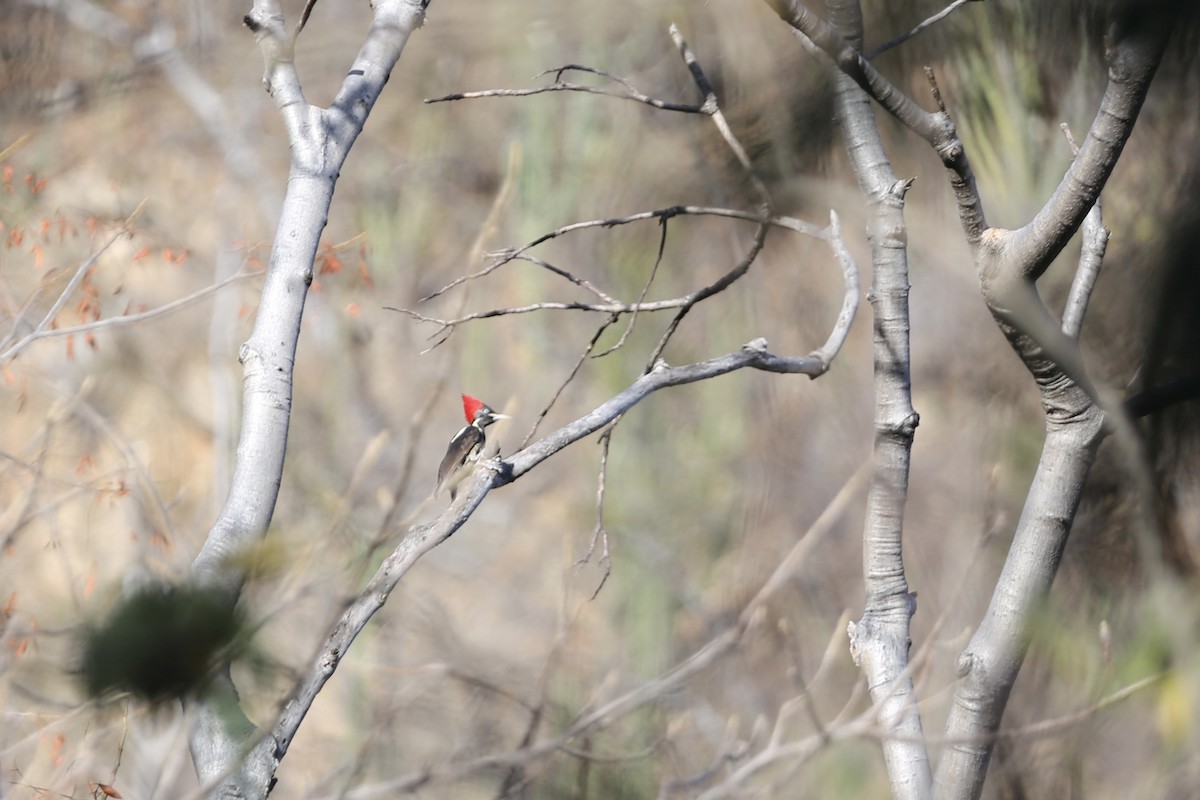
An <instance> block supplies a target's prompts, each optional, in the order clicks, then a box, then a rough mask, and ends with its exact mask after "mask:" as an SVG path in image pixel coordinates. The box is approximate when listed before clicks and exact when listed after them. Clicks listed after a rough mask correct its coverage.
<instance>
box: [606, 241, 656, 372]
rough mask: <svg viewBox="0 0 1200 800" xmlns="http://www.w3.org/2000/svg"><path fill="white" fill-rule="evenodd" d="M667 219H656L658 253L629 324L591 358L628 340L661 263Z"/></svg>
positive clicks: (615, 348) (620, 346)
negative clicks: (616, 338)
mask: <svg viewBox="0 0 1200 800" xmlns="http://www.w3.org/2000/svg"><path fill="white" fill-rule="evenodd" d="M667 219H668V218H667V217H663V218H662V219H660V220H659V221H658V225H659V227H660V228H661V229H662V233H661V235H660V236H659V237H658V254H657V255H656V256H655V257H654V265H653V266H652V267H650V274H649V275H648V276H647V277H646V281H645V283H643V284H642V291H641V292H639V293H638V299H637V302H636V303H634V304H633V305H634V308H633V311H631V312H630V314H629V324H628V325H626V326H625V330H624V332H622V333H621V338H620V339H618V340H617V343H616V344H614V345H613V346H612V347H610V348H608V349H607V350H605V351H604V352H602V353H597V354H596V355H595V356H593V358H600V357H602V356H606V355H608V354H609V353H614V352H616V351H617V350H620V349H621V348H622V347H624V346H625V342H626V341H628V340H629V336H630V335H631V334H632V333H633V328H634V326H635V325H636V324H637V318H638V310H639V306H641V305H642V303H644V302H646V294H647V293H648V292H649V291H650V286H651V285H652V284H653V283H654V278H655V277H657V275H658V268H659V266H660V265H661V264H662V258H663V252H664V251H665V250H666V248H667Z"/></svg>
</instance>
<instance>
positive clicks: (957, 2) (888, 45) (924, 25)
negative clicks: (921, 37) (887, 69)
mask: <svg viewBox="0 0 1200 800" xmlns="http://www.w3.org/2000/svg"><path fill="white" fill-rule="evenodd" d="M974 2H979V0H954V2H953V3H951V4H950V5H948V6H946V7H945V8H943V9H942V10H941V11H939V12H938V13H936V14H934V15H933V16H932V17H930V18H929V19H927V20H925V21H924V22H921V23H919V24H918V25H917V27H915V28H913V29H912V30H911V31H909V32H908V33H902V34H900V35H899V36H897V37H896V38H894V39H889V40H888V41H886V42H884V43H883V44H881V45H879V46H878V47H876V48H875V49H874V50H871V51H869V52H867V53H864V54H863V57H864V58H866V59H867V60H868V61H870V60H871V59H874V58H877V57H878V56H881V55H883V54H884V53H886V52H887V51H888V50H891V49H892V48H893V47H896V46H898V45H902V44H904V43H905V42H907V41H908V40H909V39H912V38H913V37H915V36H916V35H917V34H919V33H922V32H923V31H925V30H928V29H929V28H931V27H933V26H934V25H936V24H937V23H939V22H941V21H942V20H943V19H945V18H946V17H948V16H950V15H951V14H952V13H954V12H955V11H956V10H957V9H958V8H959V7H961V6H963V5H966V4H967V3H974Z"/></svg>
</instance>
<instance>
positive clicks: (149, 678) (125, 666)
mask: <svg viewBox="0 0 1200 800" xmlns="http://www.w3.org/2000/svg"><path fill="white" fill-rule="evenodd" d="M242 630H243V624H242V620H241V617H240V615H239V614H238V613H237V611H236V610H235V609H234V608H233V607H231V606H230V605H229V603H228V602H227V601H226V600H225V599H224V598H223V597H222V596H220V595H219V594H218V593H216V592H213V591H209V590H204V589H197V588H194V587H190V586H170V585H158V586H151V587H146V588H144V589H141V590H139V591H138V592H137V593H136V594H134V595H132V596H130V597H128V598H125V599H124V600H122V601H121V603H120V604H119V605H118V606H117V607H116V608H115V609H114V610H113V612H112V614H111V615H110V616H109V618H108V620H107V621H106V622H104V623H103V624H102V625H100V626H99V627H97V628H93V629H91V630H89V631H88V633H87V635H86V638H85V641H84V650H83V679H84V684H85V686H86V688H87V691H88V693H89V694H90V695H92V696H93V697H99V696H101V695H104V694H106V693H108V692H110V691H128V692H132V693H133V694H134V695H137V696H138V697H141V698H143V699H145V700H149V701H151V702H161V701H164V700H169V699H173V698H179V697H183V696H185V695H194V694H196V693H198V692H202V691H203V690H204V687H205V686H206V685H207V683H208V679H209V676H210V675H211V674H212V671H213V669H214V667H215V666H216V665H217V664H218V663H219V661H220V660H221V658H222V657H223V656H226V655H228V654H229V652H230V650H231V648H232V647H233V645H234V643H235V641H236V640H237V639H238V638H239V635H240V634H241V632H242Z"/></svg>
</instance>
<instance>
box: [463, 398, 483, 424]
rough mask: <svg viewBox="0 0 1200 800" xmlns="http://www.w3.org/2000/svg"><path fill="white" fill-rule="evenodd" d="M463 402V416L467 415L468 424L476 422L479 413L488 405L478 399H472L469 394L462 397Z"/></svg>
mask: <svg viewBox="0 0 1200 800" xmlns="http://www.w3.org/2000/svg"><path fill="white" fill-rule="evenodd" d="M462 401H463V414H465V415H466V417H467V424H470V423H472V422H474V421H475V415H476V414H478V413H479V411H480V409H482V408H485V407H486V406H487V403H485V402H483V401H482V400H477V399H476V398H474V397H471V395H469V394H464V395H463V396H462Z"/></svg>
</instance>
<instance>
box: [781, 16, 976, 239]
mask: <svg viewBox="0 0 1200 800" xmlns="http://www.w3.org/2000/svg"><path fill="white" fill-rule="evenodd" d="M766 3H767V5H769V6H771V8H772V9H774V10H775V13H776V14H778V15H779V17H780V18H781V19H782V20H783V21H784V22H786V23H788V24H789V25H791V26H792V27H793V28H795V29H796V31H797V32H798V33H799V34H802V35H803V36H804V37H805V38H806V39H807V40H809V41H811V42H812V43H813V44H815V45H816V46H817V47H818V48H819V49H820V50H821V51H823V52H824V53H825V54H826V55H827V56H829V58H831V59H833V62H834V64H835V65H836V66H837V68H838V69H839V70H841V71H842V72H843V73H844V74H846V75H848V76H849V77H850V78H851V79H852V80H853V81H854V82H855V83H857V84H858V85H859V87H860V88H862V90H863V91H865V92H866V93H867V94H868V95H869V96H870V97H872V98H873V99H874V100H875V102H877V103H879V105H881V106H882V107H883V108H884V109H885V110H886V111H888V112H889V113H890V114H891V115H892V116H894V117H895V118H896V119H897V120H899V121H900V122H901V123H902V124H903V125H905V126H906V127H907V128H908V129H909V130H911V131H913V133H915V134H917V135H918V136H920V137H921V138H922V139H924V140H925V141H926V142H928V143H929V144H930V146H932V147H933V149H934V150H935V151H936V152H937V154H938V157H939V158H941V160H942V164H943V165H944V166H945V167H946V169H947V170H949V172H950V176H949V177H950V185H951V188H952V189H953V190H954V199H955V202H956V203H957V204H958V216H959V221H960V222H961V223H962V226H963V231H964V233H965V234H966V238H967V243H968V244H969V245H971V246H972V247H975V246H976V245H978V244H979V242H980V241H981V239H982V237H983V234H984V231H986V230H987V228H988V225H987V220H986V218H985V217H984V213H983V202H982V201H981V200H980V197H979V191H978V189H977V188H976V186H975V173H974V171H973V170H972V169H971V163H970V161H969V160H968V159H967V153H966V149H965V148H964V147H963V143H962V141H961V140H960V139H959V138H958V133H957V131H956V130H955V127H954V122H953V120H951V119H950V116H949V115H948V114H946V113H944V111H939V112H936V113H935V112H929V111H926V110H924V109H923V108H921V107H920V106H919V105H917V104H916V103H915V102H914V101H913V100H912V99H911V98H910V97H908V96H907V95H906V94H904V92H902V91H901V90H900V89H899V88H897V87H896V86H895V85H893V84H892V83H891V82H890V81H889V80H888V79H887V78H885V77H884V76H883V75H882V74H881V73H880V72H879V71H878V70H876V69H875V67H874V66H872V65H871V62H870V61H868V60H867V59H866V58H865V57H863V55H862V54H861V53H859V52H858V50H857V49H856V48H855V47H854V46H852V45H851V44H850V43H849V42H848V41H847V40H846V39H845V38H844V37H843V35H842V34H841V33H839V32H838V29H837V28H836V27H834V26H833V25H831V24H829V23H827V22H825V21H824V20H822V19H821V18H820V17H818V16H817V15H816V14H814V13H813V12H812V11H810V10H808V9H807V8H806V7H805V6H804V4H803V3H801V2H799V0H766Z"/></svg>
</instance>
